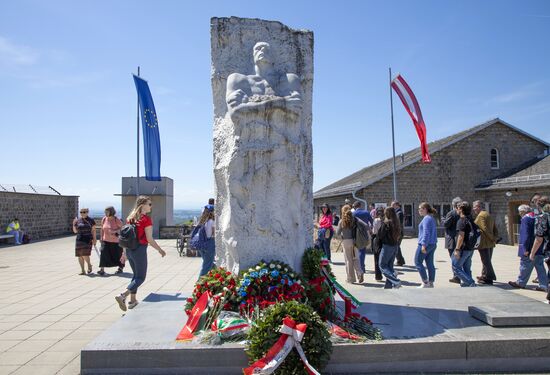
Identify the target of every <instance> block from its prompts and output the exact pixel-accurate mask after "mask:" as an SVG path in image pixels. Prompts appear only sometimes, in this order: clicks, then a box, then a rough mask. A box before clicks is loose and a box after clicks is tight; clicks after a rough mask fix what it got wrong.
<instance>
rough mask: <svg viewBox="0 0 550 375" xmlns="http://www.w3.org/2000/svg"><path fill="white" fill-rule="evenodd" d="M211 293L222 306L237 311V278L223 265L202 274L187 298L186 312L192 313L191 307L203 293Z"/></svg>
mask: <svg viewBox="0 0 550 375" xmlns="http://www.w3.org/2000/svg"><path fill="white" fill-rule="evenodd" d="M206 292H210V294H211V295H212V296H213V297H214V298H215V299H216V301H217V302H219V304H220V308H221V309H223V310H228V311H237V279H236V278H235V276H234V275H233V274H232V273H231V272H229V271H227V270H226V269H225V268H223V267H214V268H212V269H211V270H210V271H209V272H208V273H207V274H206V275H204V276H201V278H200V279H199V281H197V283H196V284H195V289H194V290H193V294H192V295H191V297H189V298H187V304H186V305H185V312H186V313H187V315H189V314H190V312H191V309H192V308H193V306H195V304H196V303H197V300H198V299H199V298H200V296H202V295H203V293H206Z"/></svg>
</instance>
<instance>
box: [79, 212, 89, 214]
mask: <svg viewBox="0 0 550 375" xmlns="http://www.w3.org/2000/svg"><path fill="white" fill-rule="evenodd" d="M80 213H81V214H87V213H88V211H80Z"/></svg>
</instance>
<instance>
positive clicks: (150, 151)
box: [134, 74, 160, 181]
mask: <svg viewBox="0 0 550 375" xmlns="http://www.w3.org/2000/svg"><path fill="white" fill-rule="evenodd" d="M134 82H135V84H136V89H137V93H138V98H139V107H140V109H141V124H142V128H143V153H144V154H145V179H146V180H148V181H160V136H159V123H158V119H157V112H156V111H155V104H154V103H153V97H152V96H151V91H150V90H149V85H148V84H147V81H145V80H143V79H141V78H140V77H138V76H136V75H135V74H134Z"/></svg>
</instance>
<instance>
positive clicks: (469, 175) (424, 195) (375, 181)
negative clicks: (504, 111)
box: [314, 118, 550, 244]
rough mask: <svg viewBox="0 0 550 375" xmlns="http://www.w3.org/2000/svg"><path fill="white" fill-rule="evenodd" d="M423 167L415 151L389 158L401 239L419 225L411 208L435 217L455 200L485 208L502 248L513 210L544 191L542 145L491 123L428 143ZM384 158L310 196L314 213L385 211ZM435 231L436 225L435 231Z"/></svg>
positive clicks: (546, 174) (389, 186) (547, 167)
mask: <svg viewBox="0 0 550 375" xmlns="http://www.w3.org/2000/svg"><path fill="white" fill-rule="evenodd" d="M428 147H429V150H430V154H431V156H432V162H431V164H423V163H422V162H421V155H420V148H416V149H414V150H411V151H409V152H406V153H404V154H401V155H396V170H397V196H398V200H399V201H400V202H401V204H402V206H403V212H404V226H405V235H411V236H415V235H416V234H417V226H418V223H419V222H420V220H421V217H420V216H419V215H418V212H417V208H418V204H419V203H421V202H423V201H427V202H429V203H431V204H432V205H433V206H434V208H435V209H436V210H437V211H438V216H439V217H442V216H444V215H445V214H447V212H448V211H449V210H450V209H451V207H450V201H451V200H452V198H453V197H455V196H460V197H461V198H462V199H465V200H467V201H469V202H472V201H474V200H476V199H479V200H482V201H483V202H485V206H486V208H487V209H488V211H489V212H490V213H491V214H492V215H493V216H494V217H495V220H496V223H497V226H498V230H499V232H500V234H501V236H502V240H503V243H509V244H512V243H513V242H514V240H515V238H514V233H515V232H516V230H515V228H516V226H515V224H517V223H518V222H519V216H518V214H517V207H518V206H519V205H520V204H523V203H527V202H528V201H529V198H530V196H531V195H532V194H533V193H534V192H540V193H543V194H548V193H550V158H547V157H546V156H547V155H548V151H549V147H550V145H549V144H548V143H547V142H545V141H543V140H541V139H539V138H537V137H535V136H533V135H531V134H528V133H526V132H524V131H522V130H521V129H518V128H516V127H514V126H512V125H510V124H508V123H506V122H505V121H502V120H500V119H498V118H495V119H493V120H491V121H488V122H485V123H483V124H480V125H478V126H475V127H473V128H470V129H467V130H464V131H462V132H460V133H457V134H454V135H451V136H449V137H446V138H443V139H440V140H437V141H435V142H431V143H430V144H429V145H428ZM392 174H393V162H392V158H389V159H386V160H383V161H381V162H379V163H377V164H374V165H371V166H369V167H366V168H364V169H361V170H359V171H357V172H355V173H353V174H351V175H349V176H347V177H344V178H342V179H340V180H338V181H336V182H334V183H332V184H330V185H328V186H326V187H324V188H322V189H320V190H319V191H317V192H315V193H314V206H315V212H316V213H318V212H319V207H320V206H321V204H323V203H328V204H329V205H330V206H331V207H332V208H333V209H337V210H339V209H340V207H341V206H342V205H343V204H344V200H345V199H350V200H351V201H354V200H356V199H357V198H359V199H362V200H365V201H367V202H368V204H371V203H375V204H377V205H386V204H388V203H389V202H390V201H391V200H392V198H393V177H392ZM442 232H443V228H442V227H441V226H440V227H439V233H440V234H441V233H442Z"/></svg>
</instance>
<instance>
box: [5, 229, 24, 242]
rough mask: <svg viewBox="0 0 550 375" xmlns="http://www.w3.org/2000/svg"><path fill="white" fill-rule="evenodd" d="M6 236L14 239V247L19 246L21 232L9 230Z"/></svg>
mask: <svg viewBox="0 0 550 375" xmlns="http://www.w3.org/2000/svg"><path fill="white" fill-rule="evenodd" d="M6 234H11V235H12V236H14V237H15V244H16V245H20V244H21V240H23V239H22V238H21V237H23V236H21V232H20V231H18V230H10V231H9V232H7V233H6Z"/></svg>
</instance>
